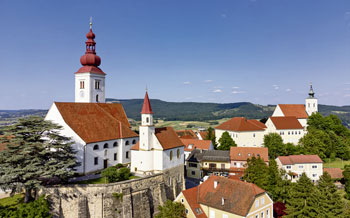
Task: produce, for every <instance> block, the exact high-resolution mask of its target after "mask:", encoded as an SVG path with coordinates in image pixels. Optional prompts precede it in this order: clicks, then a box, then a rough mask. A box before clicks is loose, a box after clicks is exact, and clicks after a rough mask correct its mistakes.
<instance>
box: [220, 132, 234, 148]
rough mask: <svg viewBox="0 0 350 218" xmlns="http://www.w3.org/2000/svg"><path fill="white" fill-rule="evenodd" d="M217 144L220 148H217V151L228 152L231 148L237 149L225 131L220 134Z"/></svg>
mask: <svg viewBox="0 0 350 218" xmlns="http://www.w3.org/2000/svg"><path fill="white" fill-rule="evenodd" d="M219 144H220V146H219V147H217V149H218V150H230V148H231V147H237V144H236V143H235V141H233V139H232V138H231V136H230V134H229V133H228V132H227V131H225V132H224V133H222V135H221V138H220V139H219Z"/></svg>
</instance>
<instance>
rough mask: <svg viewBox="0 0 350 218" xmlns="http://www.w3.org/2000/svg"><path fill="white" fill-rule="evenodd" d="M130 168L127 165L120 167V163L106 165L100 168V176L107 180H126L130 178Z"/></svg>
mask: <svg viewBox="0 0 350 218" xmlns="http://www.w3.org/2000/svg"><path fill="white" fill-rule="evenodd" d="M130 175H131V174H130V169H129V168H127V167H120V165H117V166H112V167H108V168H107V169H104V170H102V173H101V176H102V177H106V178H107V180H108V182H119V181H124V180H128V179H129V178H130Z"/></svg>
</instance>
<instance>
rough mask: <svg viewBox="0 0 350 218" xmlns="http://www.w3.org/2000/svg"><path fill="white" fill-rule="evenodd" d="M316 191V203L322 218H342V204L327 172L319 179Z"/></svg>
mask: <svg viewBox="0 0 350 218" xmlns="http://www.w3.org/2000/svg"><path fill="white" fill-rule="evenodd" d="M318 190H319V191H320V197H319V199H318V201H319V208H320V214H321V215H322V217H343V215H344V203H343V202H342V198H341V196H340V195H339V193H338V192H337V188H336V187H335V185H334V183H333V181H332V178H331V176H330V175H329V174H328V173H327V172H325V173H324V174H323V175H322V176H321V177H320V180H319V182H318Z"/></svg>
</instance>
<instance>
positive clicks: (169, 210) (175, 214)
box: [155, 200, 186, 218]
mask: <svg viewBox="0 0 350 218" xmlns="http://www.w3.org/2000/svg"><path fill="white" fill-rule="evenodd" d="M158 209H159V213H158V214H157V215H156V216H155V217H156V218H183V217H186V213H185V206H184V205H183V204H181V203H179V202H172V201H171V200H167V201H166V202H165V204H164V205H163V206H159V207H158Z"/></svg>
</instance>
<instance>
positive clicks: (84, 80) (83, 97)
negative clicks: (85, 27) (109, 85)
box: [75, 18, 106, 103]
mask: <svg viewBox="0 0 350 218" xmlns="http://www.w3.org/2000/svg"><path fill="white" fill-rule="evenodd" d="M86 38H87V40H86V42H85V54H84V55H83V56H81V58H80V63H81V65H83V66H82V67H81V68H80V69H79V70H78V71H77V72H76V73H75V102H91V103H95V102H105V77H106V74H105V73H104V72H103V71H102V70H101V69H100V68H99V67H98V66H100V64H101V58H100V57H99V56H97V55H96V42H95V40H94V39H95V34H94V33H93V32H92V19H91V18H90V31H89V32H88V33H87V34H86Z"/></svg>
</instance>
